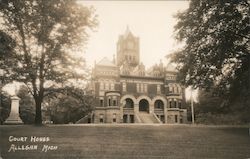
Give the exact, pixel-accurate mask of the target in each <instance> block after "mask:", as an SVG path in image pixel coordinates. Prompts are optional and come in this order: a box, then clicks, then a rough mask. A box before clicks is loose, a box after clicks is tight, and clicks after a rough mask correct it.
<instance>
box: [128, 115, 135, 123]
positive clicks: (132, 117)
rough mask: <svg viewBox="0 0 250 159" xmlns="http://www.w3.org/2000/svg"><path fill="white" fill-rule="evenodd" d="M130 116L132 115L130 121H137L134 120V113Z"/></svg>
mask: <svg viewBox="0 0 250 159" xmlns="http://www.w3.org/2000/svg"><path fill="white" fill-rule="evenodd" d="M129 117H130V123H134V122H135V121H134V115H130V116H129Z"/></svg>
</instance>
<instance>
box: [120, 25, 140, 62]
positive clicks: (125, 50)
mask: <svg viewBox="0 0 250 159" xmlns="http://www.w3.org/2000/svg"><path fill="white" fill-rule="evenodd" d="M124 62H126V63H128V64H130V65H131V66H137V65H138V64H139V62H140V55H139V38H138V37H135V36H134V35H133V34H132V33H131V31H130V30H129V28H128V27H127V29H126V32H125V34H124V35H120V36H119V39H118V42H117V65H118V66H121V65H122V64H123V63H124Z"/></svg>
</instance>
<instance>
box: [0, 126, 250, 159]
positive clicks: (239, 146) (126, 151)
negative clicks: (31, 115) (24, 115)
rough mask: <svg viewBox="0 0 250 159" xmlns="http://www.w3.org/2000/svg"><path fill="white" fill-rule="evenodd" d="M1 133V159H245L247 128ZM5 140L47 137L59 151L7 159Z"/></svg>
mask: <svg viewBox="0 0 250 159" xmlns="http://www.w3.org/2000/svg"><path fill="white" fill-rule="evenodd" d="M0 132H1V139H2V141H0V142H1V143H0V144H1V145H0V146H1V151H2V152H1V156H2V157H3V159H7V158H10V159H14V158H15V159H19V158H25V159H28V158H31V159H38V158H39V159H40V158H53V159H54V158H65V159H66V158H67V159H70V158H72V159H75V158H86V159H91V158H94V159H95V158H114V159H125V158H126V159H127V158H147V159H154V158H157V159H158V158H170V159H171V158H183V159H188V158H190V159H203V158H219V159H223V158H225V159H229V158H232V159H247V158H250V136H249V135H248V128H229V127H204V126H201V127H193V126H186V125H162V126H150V125H139V126H138V125H137V126H136V125H130V126H128V125H113V126H112V125H99V126H46V127H34V126H0ZM10 135H15V136H28V137H30V136H49V137H50V139H51V141H50V142H49V143H48V144H50V145H58V150H57V151H51V152H47V153H44V152H41V151H40V149H39V151H21V152H20V151H19V152H10V153H8V152H7V151H8V149H9V147H10V144H11V143H10V142H8V137H9V136H10ZM26 144H27V143H26ZM39 145H40V146H42V145H43V143H39Z"/></svg>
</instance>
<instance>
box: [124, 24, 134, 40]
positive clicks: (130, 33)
mask: <svg viewBox="0 0 250 159" xmlns="http://www.w3.org/2000/svg"><path fill="white" fill-rule="evenodd" d="M129 35H131V36H133V34H132V32H131V31H130V29H129V26H128V25H127V28H126V31H125V34H124V37H125V38H127V37H128V36H129Z"/></svg>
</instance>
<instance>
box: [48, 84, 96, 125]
mask: <svg viewBox="0 0 250 159" xmlns="http://www.w3.org/2000/svg"><path fill="white" fill-rule="evenodd" d="M93 99H94V98H93V97H92V96H88V95H85V92H84V90H83V89H79V88H74V87H66V88H64V89H63V90H62V91H61V92H54V93H53V94H50V96H48V97H47V98H46V99H45V101H46V103H47V106H48V107H47V111H48V112H47V114H50V115H51V120H52V121H53V122H54V123H56V124H67V123H75V122H76V121H78V120H80V119H81V118H83V117H85V116H86V115H88V114H89V113H90V112H92V110H93V107H92V105H93Z"/></svg>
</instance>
